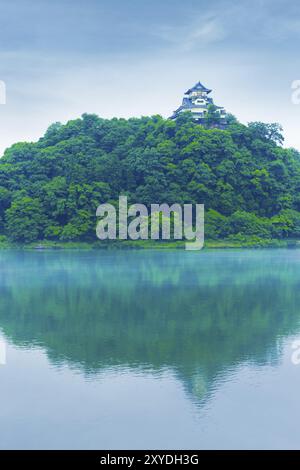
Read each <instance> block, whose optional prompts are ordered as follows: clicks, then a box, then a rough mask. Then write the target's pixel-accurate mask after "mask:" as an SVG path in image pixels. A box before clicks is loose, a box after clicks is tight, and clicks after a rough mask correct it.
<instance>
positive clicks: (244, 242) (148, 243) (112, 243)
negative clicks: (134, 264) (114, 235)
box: [0, 236, 300, 251]
mask: <svg viewBox="0 0 300 470" xmlns="http://www.w3.org/2000/svg"><path fill="white" fill-rule="evenodd" d="M225 248H228V249H241V248H253V249H259V248H300V239H293V240H292V239H288V240H279V239H262V238H258V237H244V236H242V237H240V238H235V239H233V238H232V239H224V240H206V241H205V242H204V248H203V249H204V250H209V249H225ZM130 249H140V250H149V249H151V250H174V249H179V250H184V249H185V241H184V240H180V241H153V240H122V241H121V240H109V241H98V240H97V241H95V242H60V241H53V240H43V241H40V242H33V243H12V242H10V241H9V240H7V239H5V238H4V237H1V238H0V250H34V251H44V250H130ZM196 251H197V250H196ZM199 251H201V250H199Z"/></svg>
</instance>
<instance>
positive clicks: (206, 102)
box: [170, 82, 227, 129]
mask: <svg viewBox="0 0 300 470" xmlns="http://www.w3.org/2000/svg"><path fill="white" fill-rule="evenodd" d="M211 92H212V90H209V89H208V88H205V86H204V85H202V83H201V82H198V83H196V85H195V86H194V87H193V88H190V89H189V90H187V91H186V92H185V94H184V97H183V100H182V105H181V106H180V107H179V108H178V109H177V110H176V111H174V114H173V115H172V116H171V118H170V119H176V118H177V117H178V116H179V114H181V113H183V112H186V111H189V112H191V113H192V116H193V119H194V120H195V122H197V123H199V124H204V123H205V117H206V115H207V113H208V112H209V111H211V112H213V113H214V114H215V115H216V122H215V124H212V125H211V127H218V128H220V129H225V127H226V125H227V122H226V111H225V109H224V108H223V107H221V106H216V105H215V104H214V102H213V99H212V98H211V97H210V96H209V94H210V93H211Z"/></svg>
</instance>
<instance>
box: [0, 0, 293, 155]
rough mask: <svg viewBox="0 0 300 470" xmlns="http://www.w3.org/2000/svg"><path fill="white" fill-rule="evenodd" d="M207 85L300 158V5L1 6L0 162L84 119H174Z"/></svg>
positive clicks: (106, 2)
mask: <svg viewBox="0 0 300 470" xmlns="http://www.w3.org/2000/svg"><path fill="white" fill-rule="evenodd" d="M199 80H200V81H201V82H202V83H203V84H204V85H205V86H207V87H208V88H212V89H213V95H212V96H213V98H214V100H215V103H216V104H217V105H219V106H224V107H225V108H226V110H227V111H228V112H230V113H232V114H234V115H235V116H236V117H237V118H238V119H239V120H240V121H241V122H243V123H247V122H251V121H264V122H279V123H281V124H282V126H283V128H284V135H285V138H286V141H285V146H288V147H295V148H298V149H299V150H300V132H299V122H300V104H299V105H296V104H293V102H292V99H291V96H292V89H291V86H292V82H293V81H295V80H300V2H298V1H296V0H251V2H250V1H249V0H235V1H232V0H210V1H207V0H206V1H205V0H185V1H182V0H151V1H146V0H85V1H83V0H80V1H79V0H72V1H70V0H51V1H50V0H39V1H37V0H0V81H3V82H5V85H6V104H5V105H4V104H0V155H2V154H3V152H4V149H5V148H7V147H8V146H10V145H12V144H13V143H15V142H19V141H35V140H37V139H38V138H39V137H41V136H42V135H43V134H44V133H45V131H46V129H47V128H48V126H49V125H50V124H51V123H53V122H57V121H60V122H62V123H65V122H67V121H68V120H70V119H76V118H77V117H80V116H81V115H82V114H83V113H96V114H98V115H99V116H101V117H104V118H111V117H114V116H116V117H125V118H127V117H131V116H137V117H138V116H142V115H143V116H146V115H153V114H161V115H162V116H164V117H168V116H170V115H171V114H172V112H173V111H174V109H176V108H177V107H178V106H179V105H180V104H181V101H182V96H183V93H184V91H186V90H187V89H188V88H190V87H191V86H192V85H194V84H195V83H196V82H197V81H199ZM0 85H1V82H0ZM0 93H1V86H0ZM0 102H1V96H0Z"/></svg>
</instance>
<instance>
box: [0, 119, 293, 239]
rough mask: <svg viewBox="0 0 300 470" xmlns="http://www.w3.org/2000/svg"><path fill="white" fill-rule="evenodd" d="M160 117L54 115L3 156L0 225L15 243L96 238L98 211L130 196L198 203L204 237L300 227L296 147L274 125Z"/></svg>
mask: <svg viewBox="0 0 300 470" xmlns="http://www.w3.org/2000/svg"><path fill="white" fill-rule="evenodd" d="M209 127H210V126H208V128H205V127H203V126H199V125H197V124H195V123H194V122H193V121H192V120H191V118H190V117H189V116H188V114H183V115H182V116H180V117H179V118H178V119H177V120H176V121H171V120H165V119H163V118H162V117H160V116H152V117H143V118H140V119H136V118H133V119H128V120H125V119H116V118H115V119H111V120H105V119H101V118H99V117H97V116H95V115H87V114H85V115H83V116H82V118H80V119H76V120H73V121H69V122H68V123H67V124H66V125H62V124H60V123H55V124H53V125H51V126H50V127H49V129H48V130H47V132H46V133H45V135H44V136H43V137H42V138H41V139H40V140H39V141H38V142H36V143H17V144H14V145H13V146H12V147H10V148H9V149H7V150H6V151H5V153H4V156H3V158H1V159H0V234H1V235H2V237H4V236H6V237H8V239H9V240H11V241H13V242H23V243H29V242H33V241H37V240H45V239H47V240H62V241H95V240H96V236H95V224H96V217H95V212H96V208H97V206H98V205H99V204H101V203H103V202H113V201H117V200H118V198H119V195H120V194H126V195H127V196H128V199H129V202H131V203H134V202H139V203H144V204H147V205H150V204H151V203H163V202H167V203H169V204H171V203H175V202H176V203H181V204H183V203H193V204H196V203H204V204H205V208H206V238H208V239H213V240H218V239H225V238H229V239H230V238H231V239H232V238H238V237H242V236H251V237H258V238H260V239H270V238H277V239H282V238H297V237H299V236H300V193H299V189H300V154H299V152H298V151H296V150H295V149H284V148H283V147H282V146H281V144H282V141H283V137H282V135H281V128H280V126H278V125H277V124H263V123H259V122H256V123H250V124H249V125H248V126H245V125H242V124H240V123H239V122H237V120H236V119H235V118H233V117H230V119H229V126H228V128H227V129H226V130H220V129H214V128H209Z"/></svg>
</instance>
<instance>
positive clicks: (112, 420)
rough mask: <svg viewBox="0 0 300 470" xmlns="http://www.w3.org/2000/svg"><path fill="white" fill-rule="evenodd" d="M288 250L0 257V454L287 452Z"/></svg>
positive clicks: (296, 330)
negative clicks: (1, 344)
mask: <svg viewBox="0 0 300 470" xmlns="http://www.w3.org/2000/svg"><path fill="white" fill-rule="evenodd" d="M299 287H300V252H298V251H297V250H261V251H250V250H237V251H230V250H227V251H226V250H216V251H209V252H206V251H202V252H193V253H191V252H185V251H167V252H162V251H148V250H147V251H145V252H144V251H135V250H130V251H113V252H109V251H101V252H99V251H97V252H96V251H95V252H94V251H86V252H85V251H76V252H75V251H74V252H65V251H49V252H21V251H7V252H1V253H0V330H1V332H2V334H3V336H4V338H5V342H6V345H7V348H6V349H7V350H6V356H7V358H6V365H3V366H0V383H1V387H0V398H1V400H2V406H1V411H0V420H1V423H2V425H1V429H0V448H2V449H5V448H98V449H104V448H111V449H113V448H123V449H125V448H152V449H153V448H181V449H184V448H185V449H187V448H234V447H235V448H238V447H241V448H276V447H277V448H295V447H296V448H297V447H299V444H300V442H299V441H300V439H299V438H298V436H297V423H298V420H299V416H298V415H299V414H300V413H299V407H298V390H299V386H300V366H298V367H297V366H295V365H293V364H292V361H291V355H292V349H291V345H292V343H293V341H294V340H295V339H297V338H299V337H300V312H299V305H300V289H299Z"/></svg>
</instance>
